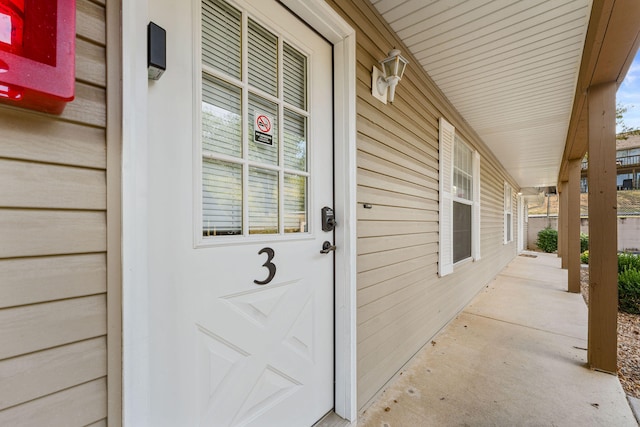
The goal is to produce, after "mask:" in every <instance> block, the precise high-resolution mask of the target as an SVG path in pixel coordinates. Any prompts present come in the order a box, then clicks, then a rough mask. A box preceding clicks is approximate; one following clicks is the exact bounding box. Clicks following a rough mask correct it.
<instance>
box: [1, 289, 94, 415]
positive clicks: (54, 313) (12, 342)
mask: <svg viewBox="0 0 640 427" xmlns="http://www.w3.org/2000/svg"><path fill="white" fill-rule="evenodd" d="M106 324H107V314H106V296H105V295H95V296H89V297H83V298H74V299H70V300H63V301H56V302H48V303H42V304H36V305H28V306H23V307H14V308H5V309H3V310H0V343H2V347H0V359H6V358H9V357H14V356H18V355H21V354H26V353H30V352H33V351H39V350H44V349H47V348H50V347H55V346H59V345H63V344H68V343H72V342H76V341H80V340H85V339H88V338H94V337H98V336H101V335H104V334H106V332H107V330H106ZM0 425H2V424H1V423H0Z"/></svg>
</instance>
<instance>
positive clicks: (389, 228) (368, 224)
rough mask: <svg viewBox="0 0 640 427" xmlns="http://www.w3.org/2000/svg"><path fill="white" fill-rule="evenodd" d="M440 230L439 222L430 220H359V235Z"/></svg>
mask: <svg viewBox="0 0 640 427" xmlns="http://www.w3.org/2000/svg"><path fill="white" fill-rule="evenodd" d="M435 231H438V224H436V223H433V222H430V221H358V236H360V237H373V236H393V235H400V234H413V233H430V232H435Z"/></svg>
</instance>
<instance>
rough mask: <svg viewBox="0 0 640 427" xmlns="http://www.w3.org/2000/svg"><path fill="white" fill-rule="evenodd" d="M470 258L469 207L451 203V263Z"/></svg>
mask: <svg viewBox="0 0 640 427" xmlns="http://www.w3.org/2000/svg"><path fill="white" fill-rule="evenodd" d="M470 257H471V205H467V204H465V203H460V202H455V201H454V202H453V262H454V263H456V262H458V261H462V260H463V259H467V258H470Z"/></svg>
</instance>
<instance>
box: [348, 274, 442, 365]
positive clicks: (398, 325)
mask: <svg viewBox="0 0 640 427" xmlns="http://www.w3.org/2000/svg"><path fill="white" fill-rule="evenodd" d="M411 287H418V288H420V291H419V292H417V291H416V292H413V293H412V295H413V297H412V298H404V299H403V298H400V300H399V301H396V302H394V298H392V296H393V295H396V294H390V296H388V297H387V301H386V302H387V304H386V305H380V304H378V314H377V315H375V316H367V319H366V320H363V321H362V322H359V323H358V348H359V349H360V351H362V352H363V353H362V359H363V361H366V360H367V358H368V356H367V355H370V354H372V353H371V352H375V351H377V350H376V349H377V348H378V347H379V346H380V345H384V346H386V345H392V346H393V345H394V344H395V345H399V344H400V343H398V342H395V343H393V341H394V340H398V339H402V338H399V337H398V335H407V334H410V333H413V332H412V331H415V330H419V329H422V328H423V326H422V325H423V323H424V322H428V320H426V319H424V316H425V315H433V311H434V309H435V307H434V305H433V301H431V300H430V298H428V295H429V294H433V289H432V286H430V285H429V284H425V283H420V282H417V283H414V284H412V285H411V286H409V287H407V288H405V289H404V291H405V292H407V289H409V290H411ZM400 295H401V296H402V294H400ZM438 298H442V299H444V297H443V295H442V294H441V295H439V296H438ZM440 307H442V308H444V307H446V303H444V302H443V303H441V304H440ZM362 310H363V311H364V312H366V311H367V310H366V306H365V307H363V308H362ZM417 322H419V323H417ZM370 359H371V360H374V359H375V358H373V357H370ZM374 363H375V362H374Z"/></svg>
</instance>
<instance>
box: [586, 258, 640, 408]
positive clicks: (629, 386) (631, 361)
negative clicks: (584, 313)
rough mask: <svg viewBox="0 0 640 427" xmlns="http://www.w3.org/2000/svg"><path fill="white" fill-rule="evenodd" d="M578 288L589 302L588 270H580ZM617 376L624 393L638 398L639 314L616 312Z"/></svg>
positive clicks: (639, 357) (639, 365)
mask: <svg viewBox="0 0 640 427" xmlns="http://www.w3.org/2000/svg"><path fill="white" fill-rule="evenodd" d="M580 290H581V291H582V296H583V297H584V301H585V302H586V303H587V304H588V303H589V270H588V269H587V268H582V269H581V270H580ZM618 378H620V383H621V384H622V388H623V389H624V391H625V393H627V394H628V395H630V396H633V397H636V398H638V399H640V315H637V314H628V313H623V312H620V311H619V312H618Z"/></svg>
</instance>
